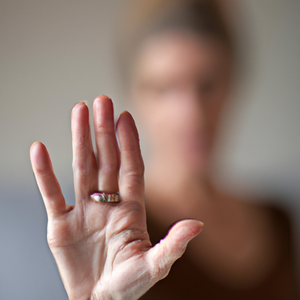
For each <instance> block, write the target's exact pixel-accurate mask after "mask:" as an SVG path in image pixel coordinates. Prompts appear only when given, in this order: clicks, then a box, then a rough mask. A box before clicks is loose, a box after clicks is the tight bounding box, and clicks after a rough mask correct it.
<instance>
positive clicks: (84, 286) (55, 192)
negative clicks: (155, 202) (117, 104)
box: [30, 96, 202, 300]
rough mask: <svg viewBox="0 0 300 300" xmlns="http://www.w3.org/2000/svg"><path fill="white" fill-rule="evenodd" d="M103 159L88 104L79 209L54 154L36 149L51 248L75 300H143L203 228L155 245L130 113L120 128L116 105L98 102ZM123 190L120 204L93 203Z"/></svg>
mask: <svg viewBox="0 0 300 300" xmlns="http://www.w3.org/2000/svg"><path fill="white" fill-rule="evenodd" d="M94 126H95V141H96V147H97V154H96V155H95V153H94V151H93V146H92V140H91V134H90V127H89V112H88V108H87V106H86V105H85V104H84V103H79V104H77V105H76V106H75V107H74V109H73V111H72V138H73V143H72V144H73V172H74V186H75V197H76V205H75V206H69V205H67V204H66V202H65V199H64V197H63V195H62V192H61V188H60V186H59V183H58V181H57V179H56V177H55V175H54V172H53V168H52V165H51V161H50V157H49V154H48V152H47V150H46V147H45V146H44V145H43V144H41V143H34V144H33V145H32V146H31V149H30V156H31V162H32V168H33V171H34V174H35V177H36V180H37V183H38V186H39V189H40V192H41V194H42V197H43V200H44V203H45V207H46V210H47V215H48V234H47V237H48V243H49V246H50V249H51V251H52V253H53V255H54V258H55V260H56V262H57V265H58V268H59V271H60V274H61V277H62V280H63V283H64V286H65V288H66V291H67V294H68V296H69V299H71V300H75V299H76V300H79V299H80V300H81V299H82V300H87V299H90V300H96V299H97V300H100V299H101V300H102V299H138V298H139V297H140V296H141V295H143V294H144V293H145V292H146V291H147V290H148V289H149V288H150V287H151V286H152V285H154V284H155V283H156V282H157V281H159V280H160V279H162V278H164V277H165V276H166V275H167V274H168V272H169V270H170V268H171V265H172V264H173V263H174V261H175V260H176V259H177V258H179V257H180V256H181V255H182V254H183V252H184V251H185V248H186V245H187V243H188V242H189V241H190V240H191V239H192V238H193V237H195V236H196V235H197V234H198V233H199V232H200V231H201V228H202V223H201V222H198V221H196V220H185V221H181V222H179V223H177V224H176V225H175V226H174V227H173V228H172V229H171V230H170V232H169V234H168V235H167V237H166V238H165V239H164V240H162V241H161V242H160V243H159V244H157V245H155V246H154V247H152V245H151V243H150V240H149V236H148V233H147V227H146V214H145V204H144V165H143V159H142V156H141V152H140V147H139V138H138V132H137V129H136V127H135V124H134V120H133V119H132V117H131V115H130V114H129V113H128V112H124V113H122V114H121V116H120V118H119V120H118V123H117V134H118V139H119V144H120V149H119V147H118V144H117V139H116V135H115V127H114V113H113V104H112V101H111V100H110V99H109V98H108V97H106V96H99V97H98V98H96V99H95V101H94ZM98 191H102V192H107V193H115V192H117V191H119V192H120V202H119V203H108V202H99V203H97V202H95V201H94V200H93V198H92V197H90V195H91V194H93V193H94V192H98Z"/></svg>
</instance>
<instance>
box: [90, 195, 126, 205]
mask: <svg viewBox="0 0 300 300" xmlns="http://www.w3.org/2000/svg"><path fill="white" fill-rule="evenodd" d="M90 197H91V198H92V199H93V200H94V201H95V202H97V203H99V202H108V203H118V202H120V196H119V193H118V192H117V193H105V192H98V193H93V194H92V195H90Z"/></svg>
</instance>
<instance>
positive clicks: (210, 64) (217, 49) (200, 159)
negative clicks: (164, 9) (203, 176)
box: [132, 33, 232, 172]
mask: <svg viewBox="0 0 300 300" xmlns="http://www.w3.org/2000/svg"><path fill="white" fill-rule="evenodd" d="M231 69H232V66H231V60H230V56H229V53H228V52H227V51H226V49H225V47H224V46H223V44H221V42H219V41H218V40H216V39H215V40H213V39H208V38H199V37H196V36H194V35H191V34H187V33H164V34H160V35H158V36H155V37H153V38H151V39H150V38H149V39H148V40H146V41H145V42H144V44H143V45H142V47H141V49H140V52H139V54H138V55H137V58H136V64H135V68H134V72H133V74H134V75H133V80H132V96H133V99H134V101H135V102H134V105H135V107H136V108H137V117H138V120H139V121H140V122H141V125H142V128H144V130H146V133H147V138H148V139H147V142H149V146H150V149H151V152H152V153H153V154H154V155H156V156H157V155H159V156H160V158H161V159H163V161H166V162H167V161H169V162H171V163H172V162H174V163H176V164H177V165H178V163H183V164H185V166H186V167H188V168H193V169H196V170H197V171H201V172H203V171H207V169H208V163H209V161H210V156H211V154H212V149H213V144H214V140H215V135H216V131H217V127H218V123H219V119H220V113H221V111H222V108H223V105H224V103H225V102H226V99H227V97H228V93H229V87H230V79H231V71H232V70H231Z"/></svg>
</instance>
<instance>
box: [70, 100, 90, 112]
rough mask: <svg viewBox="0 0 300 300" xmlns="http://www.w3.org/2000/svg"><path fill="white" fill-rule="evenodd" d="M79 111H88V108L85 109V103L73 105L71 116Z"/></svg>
mask: <svg viewBox="0 0 300 300" xmlns="http://www.w3.org/2000/svg"><path fill="white" fill-rule="evenodd" d="M81 109H85V110H87V111H88V107H87V105H86V103H85V102H83V101H81V102H79V103H77V104H75V105H74V107H73V109H72V115H73V114H74V113H77V112H78V111H80V110H81Z"/></svg>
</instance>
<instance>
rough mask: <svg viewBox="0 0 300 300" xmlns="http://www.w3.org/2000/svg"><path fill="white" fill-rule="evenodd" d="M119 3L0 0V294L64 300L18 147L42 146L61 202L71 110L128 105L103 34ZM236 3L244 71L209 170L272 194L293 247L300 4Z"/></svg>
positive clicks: (277, 0) (299, 224) (298, 196)
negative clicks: (101, 102)
mask: <svg viewBox="0 0 300 300" xmlns="http://www.w3.org/2000/svg"><path fill="white" fill-rule="evenodd" d="M128 1H129V0H110V1H104V0H98V1H90V0H88V1H78V0H72V1H68V0H65V1H58V0H53V1H37V0H27V1H21V0H14V1H9V0H1V1H0V66H1V67H0V84H1V88H0V140H1V142H0V154H1V155H0V299H5V300H6V299H14V300H15V299H24V300H26V299H30V300H34V299H43V300H47V299H67V296H66V294H65V291H64V288H63V285H62V283H61V280H60V277H59V275H58V271H57V269H56V265H55V262H54V260H53V258H52V255H51V254H50V251H49V249H48V246H47V242H46V222H47V220H46V213H45V210H44V207H43V203H42V199H41V197H40V194H39V192H38V190H37V186H36V184H35V180H34V178H33V173H32V171H31V167H30V161H29V147H30V145H31V144H32V143H33V142H34V141H36V140H39V141H41V142H43V143H44V144H46V146H47V147H48V150H49V152H50V155H51V157H52V160H53V164H54V169H55V171H56V174H57V177H58V179H59V181H60V183H61V186H62V189H63V191H64V194H65V196H66V198H67V201H68V202H69V203H72V201H73V200H72V199H73V194H74V193H73V183H72V169H71V161H72V152H71V132H70V112H71V109H72V107H73V105H74V104H75V103H77V102H80V101H87V103H88V105H89V106H90V107H91V105H92V101H93V99H94V98H95V97H96V96H98V95H99V94H107V95H109V96H110V97H111V98H112V99H113V100H114V103H115V110H116V113H117V114H119V113H120V112H122V111H123V110H124V109H128V104H127V103H126V101H124V99H125V98H126V97H125V96H124V89H123V88H122V78H121V76H120V74H119V73H120V72H119V70H118V68H119V64H118V62H117V60H116V56H115V54H116V51H115V50H116V49H115V45H117V43H115V36H114V27H115V23H116V21H117V18H118V17H117V16H118V13H119V12H120V11H122V10H124V9H126V3H128ZM238 6H239V7H240V8H241V11H242V12H243V13H242V14H241V16H238V17H237V18H236V19H237V22H239V21H240V22H241V23H243V24H242V25H243V26H244V27H245V28H244V29H243V30H240V27H239V26H237V27H236V33H237V35H238V36H239V39H240V40H241V42H242V46H243V48H244V50H246V55H245V59H246V61H245V68H246V69H247V70H246V77H245V80H243V82H242V85H241V86H242V88H240V89H239V90H237V91H236V95H235V97H236V98H238V100H237V99H236V101H234V105H232V107H231V108H229V110H228V113H227V115H226V118H224V125H223V128H224V130H223V131H224V132H223V135H222V140H221V141H220V151H219V153H218V157H217V159H216V160H217V162H218V164H217V165H218V166H219V167H218V169H217V170H216V173H217V174H218V177H219V179H220V182H222V183H223V184H226V185H229V186H234V188H241V189H249V190H255V191H257V193H261V194H264V195H272V196H273V195H276V196H277V197H276V198H278V200H276V201H278V202H279V203H280V204H282V205H283V206H284V207H285V208H286V209H287V210H288V211H289V213H290V214H291V217H292V220H293V223H294V226H295V232H294V235H295V237H296V241H297V247H298V248H297V249H298V253H300V251H299V249H300V247H299V245H300V118H299V113H300V101H299V100H300V99H299V98H300V82H299V78H300V58H299V54H300V33H299V28H300V19H299V13H300V2H299V1H297V0H240V1H239V3H238ZM231 13H232V14H236V13H238V12H236V11H235V12H231ZM243 26H242V27H243ZM245 33H247V37H246V38H245V39H243V35H244V34H245ZM141 141H142V143H143V137H142V138H141ZM146 167H147V165H146ZM298 257H299V255H298ZM298 261H299V260H298Z"/></svg>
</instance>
